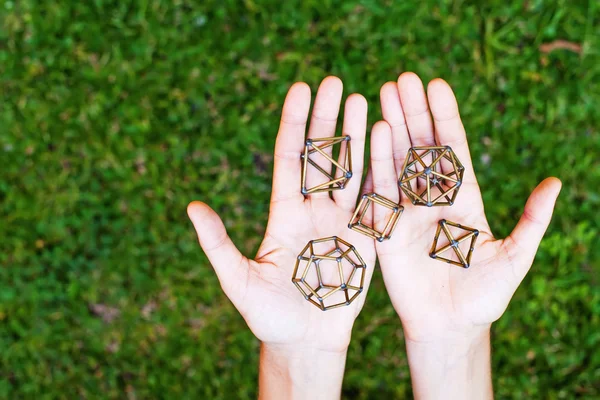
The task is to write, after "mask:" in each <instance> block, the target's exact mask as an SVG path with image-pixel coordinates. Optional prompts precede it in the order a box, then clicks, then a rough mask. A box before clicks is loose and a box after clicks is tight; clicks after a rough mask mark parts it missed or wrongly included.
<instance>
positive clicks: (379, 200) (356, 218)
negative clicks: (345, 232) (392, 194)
mask: <svg viewBox="0 0 600 400" xmlns="http://www.w3.org/2000/svg"><path fill="white" fill-rule="evenodd" d="M371 203H374V204H373V207H375V206H376V205H380V206H383V207H386V208H388V209H390V210H391V211H392V213H391V215H390V216H389V219H388V221H387V223H386V224H385V227H384V228H383V230H382V231H381V232H378V231H376V230H375V229H373V228H372V227H369V226H367V225H365V224H363V218H364V216H365V215H366V213H367V210H368V209H369V206H370V205H371ZM402 211H404V207H402V206H401V205H400V204H397V203H394V202H393V201H391V200H389V199H386V198H385V197H383V196H380V195H378V194H377V193H368V194H363V195H362V198H361V200H360V203H359V204H358V207H356V210H355V211H354V215H353V216H352V219H350V222H349V223H348V228H350V229H352V230H355V231H357V232H360V233H362V234H363V235H366V236H368V237H370V238H372V239H375V240H377V241H378V242H383V241H384V240H387V239H389V238H390V237H391V236H392V232H393V231H394V228H395V227H396V225H397V224H398V221H399V220H400V216H401V215H402Z"/></svg>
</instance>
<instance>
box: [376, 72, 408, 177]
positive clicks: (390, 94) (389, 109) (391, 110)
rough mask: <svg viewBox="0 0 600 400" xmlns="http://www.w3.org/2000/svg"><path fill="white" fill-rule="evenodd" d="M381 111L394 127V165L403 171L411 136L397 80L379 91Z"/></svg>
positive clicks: (399, 171) (397, 169) (388, 83)
mask: <svg viewBox="0 0 600 400" xmlns="http://www.w3.org/2000/svg"><path fill="white" fill-rule="evenodd" d="M379 100H380V102H381V112H382V114H383V119H384V120H386V121H387V123H388V124H389V125H390V128H391V129H392V150H393V154H394V165H395V167H396V171H397V172H398V173H401V171H402V166H403V165H404V160H405V159H406V155H407V154H408V149H410V137H409V136H408V128H407V126H406V120H405V119H404V112H403V111H402V105H401V104H400V95H399V94H398V85H397V84H396V82H387V83H386V84H384V85H383V86H382V87H381V90H380V91H379Z"/></svg>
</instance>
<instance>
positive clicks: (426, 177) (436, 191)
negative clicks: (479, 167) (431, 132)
mask: <svg viewBox="0 0 600 400" xmlns="http://www.w3.org/2000/svg"><path fill="white" fill-rule="evenodd" d="M464 172H465V167H463V165H462V164H461V163H460V161H459V160H458V158H457V157H456V154H454V151H452V149H451V148H450V146H424V147H411V148H410V149H409V150H408V154H407V155H406V161H405V162H404V167H402V175H400V179H399V180H398V185H399V186H400V187H401V188H402V191H403V192H404V193H405V194H406V196H407V197H408V198H409V199H410V201H411V202H412V203H413V204H414V205H420V206H427V207H432V206H451V205H452V204H454V201H455V200H456V196H457V195H458V190H459V188H460V185H461V184H462V180H463V175H464Z"/></svg>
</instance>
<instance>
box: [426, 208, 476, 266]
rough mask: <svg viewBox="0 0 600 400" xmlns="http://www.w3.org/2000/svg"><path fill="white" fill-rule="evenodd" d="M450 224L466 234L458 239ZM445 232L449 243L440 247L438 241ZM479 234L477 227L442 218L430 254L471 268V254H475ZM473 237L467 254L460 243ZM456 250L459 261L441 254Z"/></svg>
mask: <svg viewBox="0 0 600 400" xmlns="http://www.w3.org/2000/svg"><path fill="white" fill-rule="evenodd" d="M448 226H451V227H454V228H458V229H460V230H462V231H465V232H466V234H464V235H462V236H460V237H459V238H458V239H455V238H454V236H453V235H452V233H451V232H450V229H449V228H448ZM442 231H443V232H444V235H446V239H448V244H446V245H444V246H441V247H439V248H438V241H439V238H440V233H441V232H442ZM477 236H479V231H478V230H477V229H475V228H469V227H468V226H463V225H461V224H457V223H456V222H450V221H446V220H445V219H442V220H440V221H439V223H438V228H437V231H436V233H435V237H434V238H433V244H432V245H431V251H430V252H429V256H430V257H431V258H434V259H436V260H440V261H445V262H447V263H450V264H454V265H458V266H460V267H463V268H469V266H470V264H471V256H472V255H473V251H474V250H475V241H476V240H477ZM469 239H471V243H470V244H469V248H468V251H467V254H466V256H465V254H464V252H463V250H461V249H460V247H459V246H460V244H461V243H462V242H464V241H466V240H469ZM450 249H452V250H454V253H455V254H456V257H457V258H458V261H455V260H452V259H450V258H445V257H440V254H441V253H443V252H445V251H447V250H450Z"/></svg>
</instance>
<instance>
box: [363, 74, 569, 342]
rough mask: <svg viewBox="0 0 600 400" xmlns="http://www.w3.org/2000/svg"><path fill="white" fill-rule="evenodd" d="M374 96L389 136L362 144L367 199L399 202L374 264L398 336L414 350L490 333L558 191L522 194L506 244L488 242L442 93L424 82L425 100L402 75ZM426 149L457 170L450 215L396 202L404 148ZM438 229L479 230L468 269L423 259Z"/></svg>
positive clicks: (452, 109)
mask: <svg viewBox="0 0 600 400" xmlns="http://www.w3.org/2000/svg"><path fill="white" fill-rule="evenodd" d="M380 95H381V106H382V112H383V116H384V119H385V120H386V121H387V122H388V124H389V126H390V127H391V128H387V129H382V130H377V131H375V130H374V132H373V134H372V137H371V158H372V160H371V168H372V172H371V174H372V185H373V190H374V191H375V192H377V193H378V194H380V195H383V196H385V197H388V198H389V199H391V200H394V201H398V199H400V200H401V202H402V204H403V205H404V207H405V212H404V214H403V216H402V218H401V220H400V223H399V225H398V227H397V229H396V231H395V232H394V235H393V236H392V238H391V239H390V240H389V241H386V242H383V243H377V255H378V257H379V262H380V265H381V268H382V272H383V277H384V281H385V285H386V288H387V290H388V292H389V294H390V297H391V299H392V303H393V305H394V307H395V309H396V311H397V312H398V313H399V315H400V317H401V319H402V323H403V325H404V327H405V333H406V335H407V336H408V337H409V338H411V339H413V340H426V338H424V336H427V335H429V334H430V333H433V334H435V333H436V332H437V333H442V332H444V333H450V332H456V333H458V334H461V332H465V331H466V330H468V329H471V328H473V327H477V326H489V324H491V323H492V322H493V321H495V320H497V319H498V318H499V317H500V316H501V315H502V313H503V312H504V310H505V309H506V307H507V305H508V302H509V301H510V298H511V297H512V295H513V294H514V292H515V290H516V289H517V287H518V285H519V284H520V282H521V280H522V279H523V278H524V277H525V275H526V273H527V271H528V270H529V268H530V266H531V264H532V262H533V258H534V256H535V252H536V250H537V247H538V245H539V242H540V240H541V238H542V236H543V234H544V232H545V230H546V228H547V226H548V223H549V222H550V218H551V216H552V209H553V207H554V202H555V200H556V197H557V196H558V192H559V191H560V181H559V180H558V179H556V178H549V179H546V180H544V181H543V182H542V183H541V184H540V185H539V186H538V187H537V188H536V189H535V190H534V192H533V193H532V194H531V196H530V198H529V200H528V202H527V205H526V206H525V212H524V213H523V216H522V217H521V220H520V221H519V223H518V225H517V226H516V227H515V229H514V231H513V232H512V233H511V235H510V236H508V237H507V238H506V239H502V240H496V239H495V238H494V236H493V235H492V232H491V230H490V226H489V224H488V221H487V219H486V216H485V212H484V207H483V202H482V199H481V194H480V191H479V186H478V184H477V181H476V178H475V174H474V171H473V166H472V164H471V157H470V154H469V149H468V145H467V139H466V135H465V130H464V128H463V125H462V123H461V120H460V116H459V112H458V106H457V103H456V99H455V97H454V94H453V93H452V89H451V88H450V86H448V84H447V83H446V82H444V81H443V80H441V79H436V80H433V81H432V82H430V84H429V86H428V90H427V95H426V94H425V91H424V89H423V84H422V83H421V80H420V79H419V78H418V77H417V76H416V75H415V74H413V73H405V74H403V75H401V76H400V78H399V79H398V82H397V84H396V82H389V83H386V84H385V85H384V86H383V87H382V89H381V93H380ZM432 117H433V120H432ZM434 145H443V146H450V147H451V148H452V149H453V150H454V152H455V154H456V155H457V157H458V159H459V160H460V161H461V162H462V164H463V165H464V166H465V174H464V180H463V183H462V185H461V188H460V192H459V194H458V196H457V198H456V201H455V204H454V205H452V206H446V207H431V208H429V207H422V206H414V205H412V203H411V202H410V201H409V199H408V198H407V197H406V196H405V195H404V194H403V193H400V191H399V189H398V185H397V179H398V175H399V174H400V172H401V169H402V166H403V164H404V161H405V157H406V155H407V151H408V149H409V148H410V147H411V146H434ZM441 219H446V220H448V221H453V222H457V223H459V224H462V225H465V226H469V227H473V228H475V229H478V230H479V232H480V233H479V236H478V238H477V242H476V246H475V251H474V252H473V256H472V260H471V264H470V265H471V267H470V268H469V269H464V268H461V267H458V266H454V265H451V264H446V263H443V262H440V261H439V260H435V259H432V258H430V257H429V252H430V248H431V245H432V242H433V238H434V234H435V232H436V229H437V225H438V221H440V220H441ZM376 223H377V224H381V223H382V221H381V220H380V218H377V217H376ZM450 252H451V250H450ZM448 254H449V253H448Z"/></svg>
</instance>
